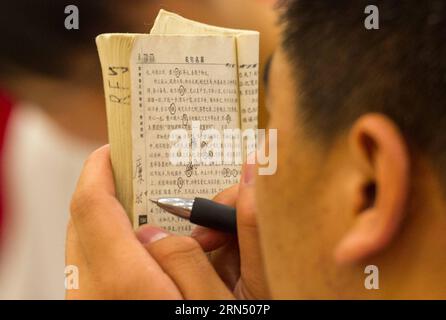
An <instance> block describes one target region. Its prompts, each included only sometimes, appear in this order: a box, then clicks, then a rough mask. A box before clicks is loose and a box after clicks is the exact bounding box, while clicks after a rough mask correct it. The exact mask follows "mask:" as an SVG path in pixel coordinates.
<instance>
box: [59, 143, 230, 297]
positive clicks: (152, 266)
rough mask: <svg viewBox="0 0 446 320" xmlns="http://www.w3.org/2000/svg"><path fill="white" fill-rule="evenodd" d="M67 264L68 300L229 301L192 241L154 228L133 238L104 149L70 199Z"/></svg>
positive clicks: (89, 164) (92, 159)
mask: <svg viewBox="0 0 446 320" xmlns="http://www.w3.org/2000/svg"><path fill="white" fill-rule="evenodd" d="M138 238H139V239H140V240H141V241H142V242H143V243H142V242H141V241H140V240H138ZM66 264H67V265H75V266H77V267H78V270H79V289H76V290H74V289H72V290H67V293H66V296H67V298H69V299H106V298H110V299H232V298H233V295H232V293H231V292H230V291H229V290H228V288H227V287H226V286H225V284H224V283H223V281H222V280H221V279H220V277H219V276H218V274H217V272H216V271H215V269H214V268H213V267H212V265H211V263H210V262H209V260H208V258H207V257H206V255H205V253H204V252H203V250H202V249H201V247H200V244H199V243H198V242H197V241H196V240H194V239H193V238H191V237H181V236H173V235H169V234H167V233H165V232H164V231H162V230H160V229H157V228H154V227H146V228H144V229H143V230H141V231H140V232H139V233H138V237H137V236H136V234H135V232H134V231H133V230H132V226H131V224H130V222H129V220H128V218H127V216H126V213H125V212H124V209H123V208H122V206H121V205H120V203H119V202H118V200H117V199H116V197H115V189H114V184H113V175H112V170H111V164H110V154H109V147H108V146H105V147H102V148H100V149H98V150H97V151H95V152H94V153H93V154H92V155H91V156H90V158H89V159H88V160H87V161H86V163H85V166H84V169H83V171H82V174H81V177H80V179H79V182H78V185H77V189H76V191H75V193H74V195H73V200H72V204H71V219H70V222H69V225H68V231H67V241H66Z"/></svg>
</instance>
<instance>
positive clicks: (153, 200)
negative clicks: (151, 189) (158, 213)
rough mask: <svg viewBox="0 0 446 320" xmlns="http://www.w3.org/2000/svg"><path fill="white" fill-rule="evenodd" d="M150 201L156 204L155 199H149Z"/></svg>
mask: <svg viewBox="0 0 446 320" xmlns="http://www.w3.org/2000/svg"><path fill="white" fill-rule="evenodd" d="M149 200H150V201H152V202H153V203H154V204H158V200H157V199H149Z"/></svg>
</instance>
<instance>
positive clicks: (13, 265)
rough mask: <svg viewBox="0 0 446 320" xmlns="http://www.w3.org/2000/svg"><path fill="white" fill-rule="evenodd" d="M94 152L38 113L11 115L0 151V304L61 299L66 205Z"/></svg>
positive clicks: (23, 109)
mask: <svg viewBox="0 0 446 320" xmlns="http://www.w3.org/2000/svg"><path fill="white" fill-rule="evenodd" d="M96 147H97V146H93V145H86V144H85V143H81V142H80V141H77V140H75V139H73V138H72V137H69V136H68V135H67V134H65V133H64V132H63V131H62V130H61V129H60V128H58V127H57V126H56V125H55V124H54V123H53V122H52V121H51V119H50V118H48V117H47V116H46V115H45V114H44V113H43V112H42V111H40V110H39V109H38V108H36V107H33V106H30V105H21V106H17V107H15V108H14V109H13V112H12V114H11V118H10V121H9V123H8V131H7V135H6V143H5V149H4V157H5V158H4V163H3V170H4V176H5V178H6V181H5V182H4V183H5V184H4V186H5V192H6V194H5V195H4V199H5V201H4V202H5V204H6V208H5V210H4V212H5V216H4V220H3V221H4V223H5V225H4V237H3V239H2V241H1V243H0V245H1V246H0V299H63V298H64V268H65V263H64V260H65V249H64V246H65V232H66V225H67V222H68V216H69V204H70V200H71V195H72V193H73V191H74V188H75V185H76V182H77V179H78V177H79V173H80V170H81V168H82V165H83V162H84V160H85V159H86V158H87V156H88V154H90V153H91V152H92V151H93V150H94V149H95V148H96Z"/></svg>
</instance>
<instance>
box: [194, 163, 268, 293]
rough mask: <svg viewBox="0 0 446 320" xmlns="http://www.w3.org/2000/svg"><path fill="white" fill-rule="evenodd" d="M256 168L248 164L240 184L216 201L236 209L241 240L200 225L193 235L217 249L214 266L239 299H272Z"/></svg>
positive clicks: (222, 194) (203, 243) (224, 192)
mask: <svg viewBox="0 0 446 320" xmlns="http://www.w3.org/2000/svg"><path fill="white" fill-rule="evenodd" d="M255 169H256V167H255V165H249V164H245V165H244V166H243V172H242V178H241V181H240V183H239V184H238V185H235V186H233V187H231V188H229V189H226V190H224V191H223V192H221V193H219V194H218V195H217V196H215V198H214V201H217V202H219V203H222V204H226V205H229V206H232V207H236V209H237V237H234V236H230V235H228V234H225V233H222V232H219V231H215V230H211V229H208V228H204V227H200V226H198V227H196V228H195V229H194V231H193V233H192V237H193V238H195V239H196V240H197V241H198V242H199V243H200V244H201V246H202V247H203V249H204V250H206V251H211V250H215V251H213V252H212V254H211V261H212V264H213V265H214V267H215V269H216V270H217V272H218V274H219V275H220V276H221V278H222V279H223V281H224V282H225V283H226V285H227V286H228V287H229V288H230V289H231V290H232V291H233V293H234V295H235V297H236V298H237V299H268V298H269V292H268V288H267V283H266V279H265V274H264V269H263V262H262V259H261V255H260V254H261V251H260V243H259V236H258V230H257V222H256V218H255V213H256V209H255V201H254V178H255ZM216 249H217V250H216Z"/></svg>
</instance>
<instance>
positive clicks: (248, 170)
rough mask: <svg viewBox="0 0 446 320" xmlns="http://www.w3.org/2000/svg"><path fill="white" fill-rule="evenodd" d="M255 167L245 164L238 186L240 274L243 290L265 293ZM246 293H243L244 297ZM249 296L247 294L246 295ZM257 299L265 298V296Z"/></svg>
mask: <svg viewBox="0 0 446 320" xmlns="http://www.w3.org/2000/svg"><path fill="white" fill-rule="evenodd" d="M255 175H256V166H255V165H253V164H245V165H244V166H243V170H242V178H241V181H240V184H239V194H238V198H237V205H236V208H237V235H238V242H239V249H240V264H241V274H242V278H243V281H244V282H245V286H244V287H245V288H249V289H250V290H251V291H255V292H256V293H259V292H264V293H266V292H267V288H266V281H265V276H264V273H263V262H262V258H261V251H260V243H259V235H258V229H257V221H256V216H255V214H256V208H255V187H254V182H255ZM246 294H247V293H244V295H245V296H246ZM248 294H249V293H248ZM257 298H264V299H265V298H267V297H266V296H264V297H260V296H257Z"/></svg>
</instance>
